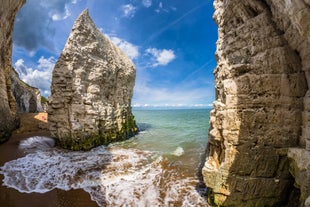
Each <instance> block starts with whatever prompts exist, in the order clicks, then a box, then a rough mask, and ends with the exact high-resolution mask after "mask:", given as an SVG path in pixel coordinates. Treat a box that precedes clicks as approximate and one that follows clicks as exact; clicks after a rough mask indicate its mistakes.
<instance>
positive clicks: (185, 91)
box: [12, 0, 217, 107]
mask: <svg viewBox="0 0 310 207" xmlns="http://www.w3.org/2000/svg"><path fill="white" fill-rule="evenodd" d="M212 4H213V1H211V0H193V1H187V0H53V1H51V0H40V1H38V0H27V3H26V4H25V5H24V6H23V7H22V9H21V10H20V11H19V13H18V15H17V18H16V21H15V26H14V33H13V58H12V64H13V66H14V67H15V68H16V70H17V71H18V73H19V74H20V77H21V79H23V80H24V81H25V82H27V83H29V84H30V85H33V86H35V87H38V88H39V89H40V90H41V94H42V95H44V96H46V97H47V96H49V94H50V84H51V74H52V70H53V67H54V64H55V62H56V61H57V58H58V56H59V55H60V53H61V51H62V49H63V47H64V45H65V43H66V40H67V38H68V36H69V34H70V31H71V28H72V26H73V23H74V21H75V19H76V18H77V17H78V15H79V14H80V13H81V12H82V11H83V10H84V9H85V8H88V9H89V14H90V16H91V17H92V19H93V20H94V22H95V24H96V25H97V27H98V28H99V29H100V30H101V31H102V32H103V33H104V34H105V35H107V36H108V37H109V38H110V39H111V40H112V41H113V42H114V43H115V44H116V45H118V46H119V47H120V48H121V49H122V50H123V51H124V52H125V53H126V54H127V55H128V56H129V57H130V58H131V59H132V60H133V62H134V63H135V65H136V68H137V78H136V84H135V88H134V97H133V101H132V105H133V106H170V107H174V106H177V107H188V106H207V105H209V104H211V103H212V102H213V100H214V97H215V94H214V93H215V92H214V76H213V70H214V68H215V65H216V63H215V56H214V52H215V42H216V40H217V27H216V25H215V23H214V21H213V20H212V15H213V5H212Z"/></svg>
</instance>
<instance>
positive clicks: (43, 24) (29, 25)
mask: <svg viewBox="0 0 310 207" xmlns="http://www.w3.org/2000/svg"><path fill="white" fill-rule="evenodd" d="M74 2H76V1H75V0H53V1H50V0H40V1H37V0H27V3H26V4H25V5H24V6H23V7H22V8H21V9H20V11H19V12H18V15H17V18H16V21H15V26H14V32H13V42H14V45H15V46H18V47H22V48H24V49H25V50H27V51H30V52H33V51H35V50H37V49H38V48H41V47H43V48H46V49H48V50H50V51H53V50H54V49H55V46H54V43H53V42H52V41H51V39H52V37H53V36H54V34H55V28H54V27H53V26H52V24H51V22H53V21H59V20H63V19H66V18H68V17H69V16H70V12H69V10H68V6H67V5H68V4H69V3H74Z"/></svg>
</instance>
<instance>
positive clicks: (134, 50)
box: [108, 36, 139, 60]
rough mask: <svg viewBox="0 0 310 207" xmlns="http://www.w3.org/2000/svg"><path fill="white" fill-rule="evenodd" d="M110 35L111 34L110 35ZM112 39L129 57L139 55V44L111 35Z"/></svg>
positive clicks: (134, 57)
mask: <svg viewBox="0 0 310 207" xmlns="http://www.w3.org/2000/svg"><path fill="white" fill-rule="evenodd" d="M108 37H109V36H108ZM109 38H110V39H111V41H112V42H113V43H114V44H115V45H117V46H118V47H119V48H120V49H121V50H122V51H123V52H124V53H125V54H126V55H127V56H128V57H129V58H131V59H132V60H133V59H136V58H138V56H139V49H138V46H136V45H134V44H132V43H130V42H127V41H126V40H123V39H120V38H118V37H109Z"/></svg>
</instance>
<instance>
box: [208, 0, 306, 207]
mask: <svg viewBox="0 0 310 207" xmlns="http://www.w3.org/2000/svg"><path fill="white" fill-rule="evenodd" d="M214 7H215V14H214V19H215V21H216V22H217V24H218V27H219V29H218V35H219V39H218V41H217V51H216V57H217V67H216V69H215V71H214V74H215V87H216V101H215V102H214V110H213V111H212V112H211V120H210V125H211V127H210V132H209V143H208V146H207V159H206V163H205V166H204V168H203V176H204V181H205V183H206V185H207V186H208V187H209V200H210V202H212V203H214V204H216V205H221V206H277V205H281V204H285V203H286V202H287V199H288V197H289V193H290V190H291V189H292V186H293V183H294V180H293V179H292V176H291V175H290V173H289V160H288V157H287V152H288V149H289V148H290V147H297V146H299V145H301V146H305V145H306V140H307V139H308V138H309V137H310V136H308V130H309V128H310V126H308V125H309V120H308V119H309V117H310V116H307V115H308V107H310V104H309V100H310V99H309V95H308V92H307V91H308V88H309V87H308V83H309V72H308V70H309V67H310V62H309V61H310V58H309V57H310V56H309V54H310V53H309V48H310V45H309V42H310V41H309V40H310V35H309V32H310V29H309V28H310V27H309V24H310V21H309V20H310V18H309V14H310V12H309V2H307V1H303V0H298V1H290V0H287V1H278V0H270V1H268V0H267V1H257V0H250V1H237V0H215V2H214ZM288 14H289V15H288ZM303 110H305V111H303ZM301 126H302V127H301Z"/></svg>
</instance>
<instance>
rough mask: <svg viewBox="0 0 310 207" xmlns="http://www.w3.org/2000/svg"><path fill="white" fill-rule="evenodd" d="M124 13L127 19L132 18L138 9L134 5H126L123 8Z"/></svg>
mask: <svg viewBox="0 0 310 207" xmlns="http://www.w3.org/2000/svg"><path fill="white" fill-rule="evenodd" d="M122 11H123V13H124V16H125V17H127V18H132V17H134V16H135V13H136V11H137V8H136V7H135V6H133V5H132V4H126V5H123V6H122Z"/></svg>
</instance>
